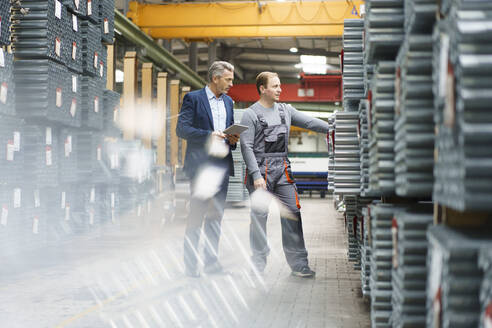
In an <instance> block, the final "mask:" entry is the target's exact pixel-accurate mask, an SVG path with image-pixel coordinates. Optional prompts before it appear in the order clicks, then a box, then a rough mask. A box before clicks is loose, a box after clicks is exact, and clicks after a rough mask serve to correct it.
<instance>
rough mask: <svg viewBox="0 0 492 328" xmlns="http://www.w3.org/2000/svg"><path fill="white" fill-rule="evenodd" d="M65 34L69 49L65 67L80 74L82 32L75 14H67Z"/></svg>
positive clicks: (81, 69) (81, 70)
mask: <svg viewBox="0 0 492 328" xmlns="http://www.w3.org/2000/svg"><path fill="white" fill-rule="evenodd" d="M65 32H66V33H67V39H68V43H69V45H70V49H71V51H70V52H69V56H68V57H67V61H66V65H67V67H68V68H70V69H71V70H73V71H74V72H77V73H82V72H83V68H82V31H81V29H80V19H79V17H78V16H77V15H76V14H74V13H71V12H68V19H67V20H66V23H65Z"/></svg>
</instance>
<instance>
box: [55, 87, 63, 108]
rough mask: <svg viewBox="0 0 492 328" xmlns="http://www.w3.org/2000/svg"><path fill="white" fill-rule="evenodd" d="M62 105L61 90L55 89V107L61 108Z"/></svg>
mask: <svg viewBox="0 0 492 328" xmlns="http://www.w3.org/2000/svg"><path fill="white" fill-rule="evenodd" d="M62 104H63V101H62V89H61V88H56V107H61V106H62Z"/></svg>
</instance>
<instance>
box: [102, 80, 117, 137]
mask: <svg viewBox="0 0 492 328" xmlns="http://www.w3.org/2000/svg"><path fill="white" fill-rule="evenodd" d="M120 98H121V96H120V94H119V93H118V92H115V91H111V90H104V105H103V131H104V134H105V135H106V136H113V137H118V136H120V134H121V131H120V130H119V128H118V126H117V123H118V113H119V110H120Z"/></svg>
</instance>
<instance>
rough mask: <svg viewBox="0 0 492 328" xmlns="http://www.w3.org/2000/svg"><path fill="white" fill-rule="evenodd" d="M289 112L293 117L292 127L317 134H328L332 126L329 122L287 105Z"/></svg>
mask: <svg viewBox="0 0 492 328" xmlns="http://www.w3.org/2000/svg"><path fill="white" fill-rule="evenodd" d="M287 110H288V111H289V112H290V115H291V125H294V126H298V127H300V128H304V129H308V130H311V131H315V132H320V133H328V130H329V129H330V125H329V124H328V123H327V122H325V121H323V120H320V119H319V118H315V117H311V116H309V115H306V114H304V113H302V112H300V111H298V110H297V109H295V108H294V107H292V106H291V105H287Z"/></svg>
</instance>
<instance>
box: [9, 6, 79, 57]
mask: <svg viewBox="0 0 492 328" xmlns="http://www.w3.org/2000/svg"><path fill="white" fill-rule="evenodd" d="M21 4H22V8H20V7H19V8H18V7H13V8H12V38H13V39H12V41H13V42H12V45H13V49H14V53H15V56H16V58H23V59H40V58H49V59H52V60H55V61H57V62H59V63H61V64H65V63H67V61H68V59H69V57H70V56H71V52H72V44H71V43H70V41H69V35H70V33H67V31H66V30H65V27H66V26H67V21H68V12H67V9H66V8H65V6H64V5H63V4H62V3H61V2H60V1H59V0H47V1H46V0H44V1H42V0H22V2H21Z"/></svg>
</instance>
